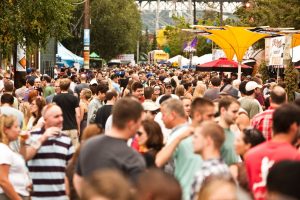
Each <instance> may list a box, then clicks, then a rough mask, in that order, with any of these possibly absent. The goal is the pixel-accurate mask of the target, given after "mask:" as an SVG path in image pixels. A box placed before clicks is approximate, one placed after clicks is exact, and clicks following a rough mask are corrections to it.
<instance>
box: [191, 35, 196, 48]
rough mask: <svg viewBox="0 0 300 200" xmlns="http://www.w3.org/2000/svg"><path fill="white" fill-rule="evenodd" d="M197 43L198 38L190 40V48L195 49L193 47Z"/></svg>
mask: <svg viewBox="0 0 300 200" xmlns="http://www.w3.org/2000/svg"><path fill="white" fill-rule="evenodd" d="M197 42H198V38H197V37H195V38H194V39H193V40H192V42H191V47H192V48H195V47H196V46H197Z"/></svg>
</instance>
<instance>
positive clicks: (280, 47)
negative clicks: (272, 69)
mask: <svg viewBox="0 0 300 200" xmlns="http://www.w3.org/2000/svg"><path fill="white" fill-rule="evenodd" d="M269 45H270V49H269V65H283V52H284V46H285V37H284V36H280V37H274V38H271V39H270V43H269Z"/></svg>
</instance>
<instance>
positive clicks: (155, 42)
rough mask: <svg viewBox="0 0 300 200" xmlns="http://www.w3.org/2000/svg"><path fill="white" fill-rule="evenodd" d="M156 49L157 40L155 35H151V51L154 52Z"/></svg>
mask: <svg viewBox="0 0 300 200" xmlns="http://www.w3.org/2000/svg"><path fill="white" fill-rule="evenodd" d="M156 49H157V40H156V33H154V35H153V41H152V44H151V50H156Z"/></svg>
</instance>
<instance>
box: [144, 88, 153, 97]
mask: <svg viewBox="0 0 300 200" xmlns="http://www.w3.org/2000/svg"><path fill="white" fill-rule="evenodd" d="M153 92H154V89H153V88H152V87H146V88H145V89H144V97H145V99H151V98H152V94H153Z"/></svg>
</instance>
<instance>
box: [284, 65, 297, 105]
mask: <svg viewBox="0 0 300 200" xmlns="http://www.w3.org/2000/svg"><path fill="white" fill-rule="evenodd" d="M284 74H285V76H284V82H285V84H286V88H285V89H286V91H287V94H288V100H289V101H294V100H295V92H296V91H297V90H298V83H299V72H298V70H297V69H295V67H294V66H293V64H292V63H290V64H289V65H288V66H287V67H286V68H285V70H284Z"/></svg>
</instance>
